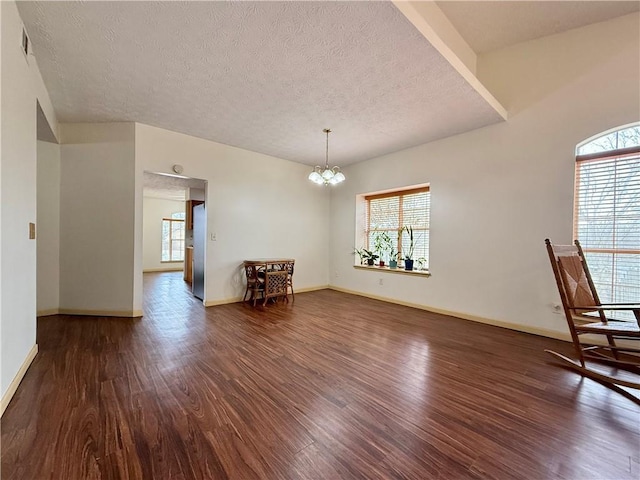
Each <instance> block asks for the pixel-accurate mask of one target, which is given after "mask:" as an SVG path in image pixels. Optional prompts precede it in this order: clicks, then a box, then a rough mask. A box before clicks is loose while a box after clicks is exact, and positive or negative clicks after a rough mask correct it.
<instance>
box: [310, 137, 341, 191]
mask: <svg viewBox="0 0 640 480" xmlns="http://www.w3.org/2000/svg"><path fill="white" fill-rule="evenodd" d="M322 131H323V132H324V133H326V134H327V151H326V157H325V165H324V170H323V169H322V167H320V166H319V165H316V166H315V168H314V169H313V172H311V173H310V174H309V180H311V181H312V182H313V183H317V184H318V185H337V184H338V183H340V182H344V180H345V177H344V174H343V173H342V172H341V171H340V168H339V167H333V168H329V134H330V133H331V130H329V129H328V128H325V129H324V130H322Z"/></svg>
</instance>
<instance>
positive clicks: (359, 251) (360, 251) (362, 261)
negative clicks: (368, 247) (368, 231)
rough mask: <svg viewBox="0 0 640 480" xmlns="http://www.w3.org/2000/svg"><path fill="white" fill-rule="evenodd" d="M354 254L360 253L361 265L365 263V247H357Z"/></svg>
mask: <svg viewBox="0 0 640 480" xmlns="http://www.w3.org/2000/svg"><path fill="white" fill-rule="evenodd" d="M353 253H354V255H358V257H360V265H364V259H365V253H364V248H356V249H355V250H354V251H353Z"/></svg>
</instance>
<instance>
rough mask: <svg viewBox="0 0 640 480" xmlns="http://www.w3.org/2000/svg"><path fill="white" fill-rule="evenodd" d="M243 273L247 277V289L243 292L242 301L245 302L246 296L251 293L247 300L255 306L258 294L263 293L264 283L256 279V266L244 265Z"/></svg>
mask: <svg viewBox="0 0 640 480" xmlns="http://www.w3.org/2000/svg"><path fill="white" fill-rule="evenodd" d="M244 271H245V274H246V277H247V289H246V290H245V291H244V297H242V301H243V302H244V301H246V299H247V294H248V293H249V292H251V296H250V297H249V300H253V305H254V306H255V304H256V299H257V298H258V294H260V293H263V292H264V282H262V281H260V279H259V278H258V267H257V266H256V265H251V264H247V263H245V265H244Z"/></svg>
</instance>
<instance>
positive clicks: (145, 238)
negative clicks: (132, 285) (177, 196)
mask: <svg viewBox="0 0 640 480" xmlns="http://www.w3.org/2000/svg"><path fill="white" fill-rule="evenodd" d="M142 209H143V226H142V268H143V270H144V271H145V272H147V271H151V272H153V271H161V270H182V267H183V263H162V219H163V218H171V214H172V213H176V212H184V211H185V202H179V201H176V200H167V199H163V198H153V197H144V199H143V201H142Z"/></svg>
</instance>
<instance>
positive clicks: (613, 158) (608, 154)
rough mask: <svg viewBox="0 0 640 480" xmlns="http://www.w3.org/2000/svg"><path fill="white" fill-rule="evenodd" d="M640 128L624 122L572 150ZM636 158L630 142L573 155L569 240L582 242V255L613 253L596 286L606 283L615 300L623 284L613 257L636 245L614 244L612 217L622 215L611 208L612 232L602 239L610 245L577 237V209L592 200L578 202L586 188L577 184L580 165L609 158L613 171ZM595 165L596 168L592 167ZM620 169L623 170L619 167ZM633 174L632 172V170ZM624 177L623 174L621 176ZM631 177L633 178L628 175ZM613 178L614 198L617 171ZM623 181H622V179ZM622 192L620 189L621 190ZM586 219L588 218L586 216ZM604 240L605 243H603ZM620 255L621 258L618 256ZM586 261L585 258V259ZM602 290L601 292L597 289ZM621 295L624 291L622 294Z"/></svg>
mask: <svg viewBox="0 0 640 480" xmlns="http://www.w3.org/2000/svg"><path fill="white" fill-rule="evenodd" d="M638 127H640V124H632V125H626V126H623V127H620V128H617V129H614V130H610V131H608V132H606V133H603V134H601V135H598V136H596V137H592V138H591V139H589V140H587V141H585V142H582V143H581V144H580V145H579V146H578V147H577V149H576V153H577V152H579V151H580V150H581V149H583V148H584V147H586V146H588V145H590V144H591V143H594V142H597V141H598V140H599V139H601V138H603V137H606V136H610V135H612V134H613V133H616V134H618V133H619V132H623V131H625V130H627V129H629V128H638ZM615 145H616V146H618V145H619V144H618V138H617V137H616V142H615ZM637 157H640V145H634V146H631V147H622V148H612V149H609V150H603V151H599V152H596V153H586V154H578V153H577V154H576V157H575V184H574V197H573V228H572V235H573V239H574V240H579V241H580V242H581V244H582V248H583V251H584V252H585V255H587V256H588V255H589V254H610V255H612V256H613V258H612V267H611V275H612V277H611V280H610V281H609V280H607V281H601V282H600V287H599V290H600V288H602V286H603V285H604V286H606V287H608V289H609V291H608V295H611V297H612V301H616V300H615V298H616V297H618V295H621V294H622V293H621V291H620V290H619V289H624V288H625V287H624V284H620V283H619V282H618V281H617V280H616V278H617V272H618V270H617V267H616V264H617V262H618V259H617V258H616V257H617V256H618V255H621V256H624V255H634V256H635V255H640V248H624V247H619V246H617V245H619V244H618V243H617V241H616V227H615V226H616V223H617V222H616V219H617V218H618V217H621V218H624V214H623V213H616V212H615V210H614V213H612V214H611V217H612V219H611V225H612V227H611V228H612V231H611V240H610V242H606V243H610V244H611V246H606V247H593V246H590V244H589V243H590V242H588V241H586V239H585V238H582V239H581V238H580V236H579V233H580V232H579V230H580V225H581V219H583V221H585V217H584V216H582V217H581V216H580V211H581V210H583V209H586V208H588V207H589V205H591V204H592V203H593V202H591V203H589V202H587V203H586V204H585V203H584V202H583V203H582V204H581V202H580V195H581V194H582V195H586V194H588V193H589V191H587V190H586V189H582V183H581V181H582V180H581V177H582V176H583V175H585V173H584V172H583V171H582V168H583V167H584V165H586V164H588V163H591V162H603V163H604V165H603V166H602V168H603V169H604V168H607V167H608V165H606V162H608V161H610V162H611V167H612V168H613V169H614V171H615V172H617V167H618V165H617V163H618V162H620V163H622V162H624V161H625V160H626V159H630V158H631V159H633V158H637ZM596 168H597V167H596ZM623 171H624V170H623ZM632 175H633V173H632ZM622 178H624V177H622ZM632 178H633V177H632ZM614 181H615V182H616V183H615V185H614V187H612V188H614V194H613V195H614V199H615V198H616V192H618V190H617V189H618V181H619V180H617V174H615V175H614ZM623 181H624V180H623ZM594 188H597V185H596V186H594ZM622 192H624V190H623V191H622ZM623 198H624V197H623ZM616 202H617V201H616V200H614V205H613V208H614V209H615V207H616V205H618V204H617V203H616ZM586 218H588V217H586ZM606 243H605V245H606ZM620 258H623V257H620ZM587 261H588V258H587ZM622 292H624V290H622ZM601 293H604V292H601ZM622 295H624V294H622Z"/></svg>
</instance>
